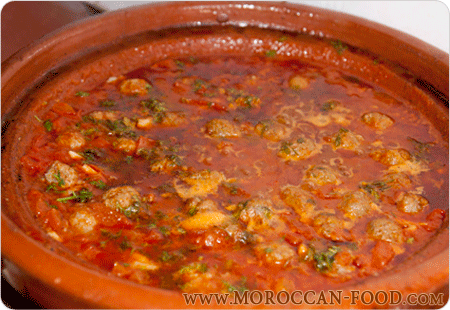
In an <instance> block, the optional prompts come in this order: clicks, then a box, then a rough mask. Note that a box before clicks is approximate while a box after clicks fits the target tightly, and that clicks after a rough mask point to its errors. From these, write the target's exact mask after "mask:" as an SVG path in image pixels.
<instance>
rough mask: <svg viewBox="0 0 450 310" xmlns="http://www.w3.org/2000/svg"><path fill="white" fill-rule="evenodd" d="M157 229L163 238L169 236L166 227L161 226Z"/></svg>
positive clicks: (168, 230) (168, 228) (168, 229)
mask: <svg viewBox="0 0 450 310" xmlns="http://www.w3.org/2000/svg"><path fill="white" fill-rule="evenodd" d="M158 229H159V231H160V232H161V233H162V234H163V235H164V236H168V235H170V227H168V226H161V227H159V228H158Z"/></svg>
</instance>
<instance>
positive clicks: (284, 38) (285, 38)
mask: <svg viewBox="0 0 450 310" xmlns="http://www.w3.org/2000/svg"><path fill="white" fill-rule="evenodd" d="M287 39H288V37H287V36H281V37H280V38H278V42H284V41H286V40H287Z"/></svg>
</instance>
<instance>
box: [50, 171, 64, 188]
mask: <svg viewBox="0 0 450 310" xmlns="http://www.w3.org/2000/svg"><path fill="white" fill-rule="evenodd" d="M53 177H54V178H55V179H56V182H58V183H57V185H58V186H59V187H61V186H64V185H66V182H65V181H64V179H63V178H62V177H61V171H60V170H59V169H58V170H57V171H56V174H54V175H53Z"/></svg>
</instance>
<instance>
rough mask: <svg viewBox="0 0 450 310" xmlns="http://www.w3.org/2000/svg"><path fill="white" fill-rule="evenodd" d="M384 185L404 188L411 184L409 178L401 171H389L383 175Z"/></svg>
mask: <svg viewBox="0 0 450 310" xmlns="http://www.w3.org/2000/svg"><path fill="white" fill-rule="evenodd" d="M383 182H384V183H385V184H386V186H389V187H392V188H405V187H409V186H411V179H410V178H409V176H408V175H406V174H405V173H403V172H391V173H388V174H386V175H384V176H383Z"/></svg>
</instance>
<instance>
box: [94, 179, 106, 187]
mask: <svg viewBox="0 0 450 310" xmlns="http://www.w3.org/2000/svg"><path fill="white" fill-rule="evenodd" d="M91 185H94V186H95V187H97V188H99V189H105V188H106V184H105V182H103V181H102V180H94V181H91Z"/></svg>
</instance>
